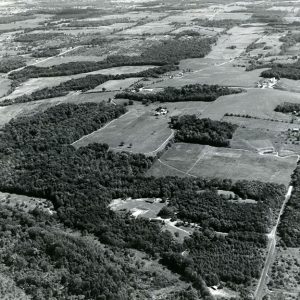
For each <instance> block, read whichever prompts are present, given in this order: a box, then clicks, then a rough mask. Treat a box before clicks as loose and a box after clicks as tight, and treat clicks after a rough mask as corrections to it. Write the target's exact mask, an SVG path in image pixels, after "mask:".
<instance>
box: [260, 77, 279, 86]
mask: <svg viewBox="0 0 300 300" xmlns="http://www.w3.org/2000/svg"><path fill="white" fill-rule="evenodd" d="M277 82H278V80H277V79H276V78H275V77H273V78H264V79H262V80H260V81H259V82H258V83H257V87H258V88H261V89H273V88H274V86H275V85H276V84H277Z"/></svg>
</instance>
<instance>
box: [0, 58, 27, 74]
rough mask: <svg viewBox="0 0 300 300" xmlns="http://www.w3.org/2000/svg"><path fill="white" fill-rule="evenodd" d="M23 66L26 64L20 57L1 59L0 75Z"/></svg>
mask: <svg viewBox="0 0 300 300" xmlns="http://www.w3.org/2000/svg"><path fill="white" fill-rule="evenodd" d="M24 66H26V62H25V59H24V58H23V57H21V56H12V57H6V58H2V59H1V60H0V73H7V72H10V71H12V70H15V69H18V68H22V67H24Z"/></svg>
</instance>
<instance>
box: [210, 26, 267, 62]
mask: <svg viewBox="0 0 300 300" xmlns="http://www.w3.org/2000/svg"><path fill="white" fill-rule="evenodd" d="M263 31H264V28H263V27H258V26H253V27H250V26H247V27H241V26H236V27H233V28H232V29H230V30H229V31H228V32H227V34H226V35H223V36H221V37H220V38H219V39H218V41H217V43H216V45H215V46H214V47H213V48H212V51H211V52H210V53H209V54H208V55H207V58H212V59H220V58H222V59H224V60H225V61H226V60H230V59H232V58H235V57H237V56H239V55H241V54H242V52H243V51H245V49H246V48H247V46H248V45H249V44H250V43H251V42H254V41H255V40H257V39H258V38H260V37H261V36H262V35H263ZM231 46H234V47H235V48H234V49H230V48H229V47H231Z"/></svg>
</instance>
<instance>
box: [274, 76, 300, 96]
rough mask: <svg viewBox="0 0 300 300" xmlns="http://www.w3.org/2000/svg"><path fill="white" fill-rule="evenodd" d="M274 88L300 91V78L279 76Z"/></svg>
mask: <svg viewBox="0 0 300 300" xmlns="http://www.w3.org/2000/svg"><path fill="white" fill-rule="evenodd" d="M276 88H277V89H279V90H282V91H288V92H294V93H300V80H291V79H286V78H281V79H280V80H279V81H278V83H277V85H276Z"/></svg>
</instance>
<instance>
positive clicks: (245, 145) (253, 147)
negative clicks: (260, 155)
mask: <svg viewBox="0 0 300 300" xmlns="http://www.w3.org/2000/svg"><path fill="white" fill-rule="evenodd" d="M228 121H229V120H228ZM252 122H253V124H254V123H255V122H257V123H260V124H261V127H260V128H259V127H258V128H249V127H243V126H240V127H239V128H238V129H237V130H236V131H235V133H234V135H233V138H232V140H231V142H230V145H231V147H232V148H234V149H245V150H250V151H253V152H259V151H262V149H263V148H270V149H271V148H273V149H274V151H275V152H278V153H279V155H280V156H289V155H294V154H295V155H300V144H299V142H298V141H293V140H291V139H290V138H289V134H288V131H287V129H286V128H285V129H284V127H282V130H277V131H276V129H275V130H273V129H272V124H270V123H274V122H269V124H267V125H269V127H270V128H268V127H267V125H266V127H264V126H263V121H261V120H252ZM265 122H268V121H265ZM280 124H282V123H280ZM273 125H274V124H273ZM286 125H292V124H286ZM274 127H276V126H275V125H274ZM277 129H280V126H278V127H277Z"/></svg>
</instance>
